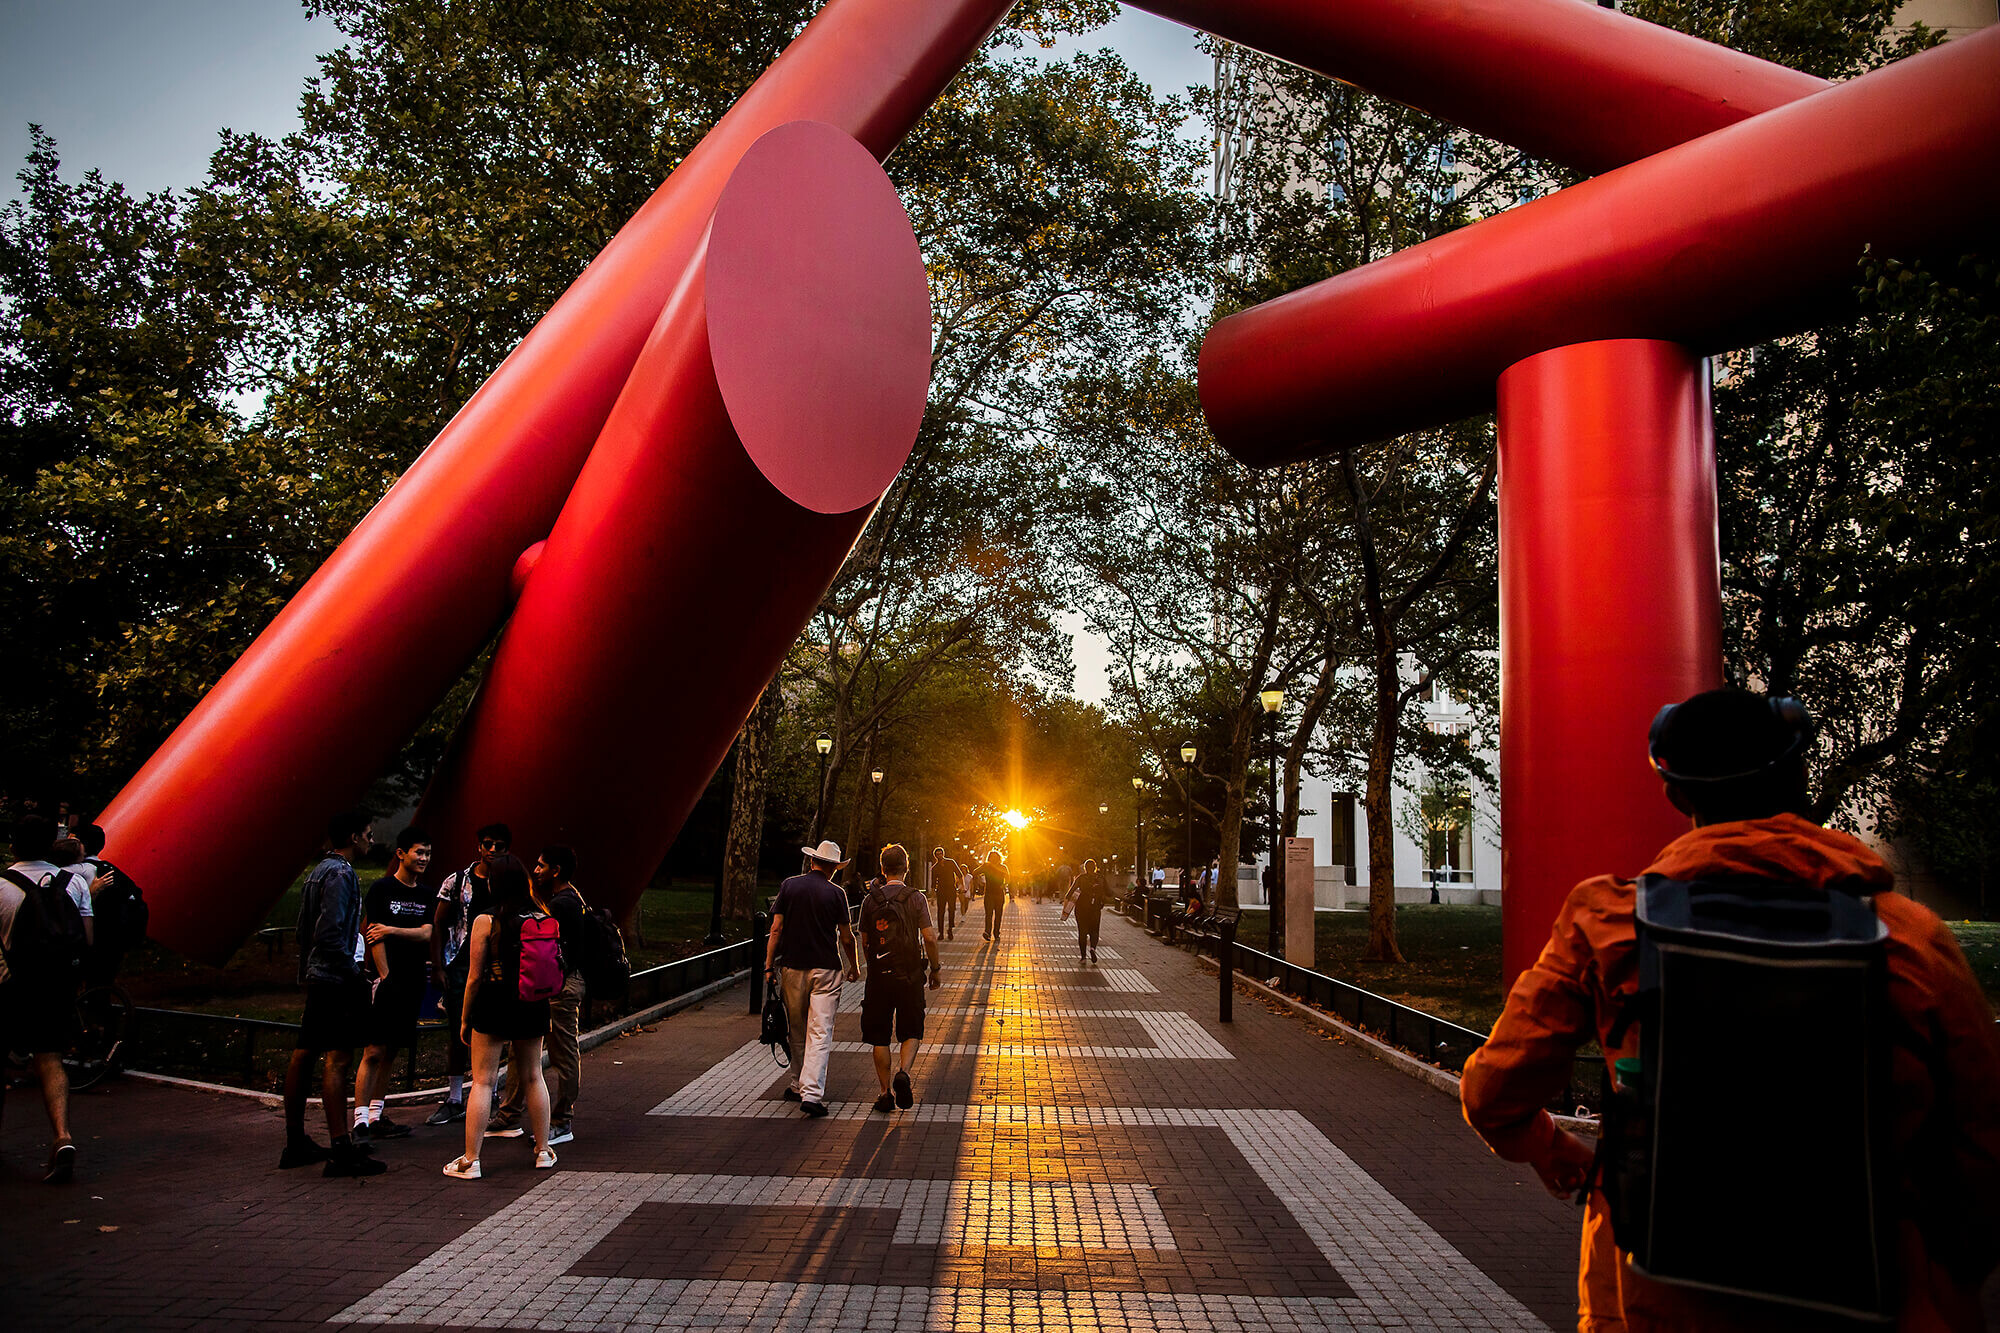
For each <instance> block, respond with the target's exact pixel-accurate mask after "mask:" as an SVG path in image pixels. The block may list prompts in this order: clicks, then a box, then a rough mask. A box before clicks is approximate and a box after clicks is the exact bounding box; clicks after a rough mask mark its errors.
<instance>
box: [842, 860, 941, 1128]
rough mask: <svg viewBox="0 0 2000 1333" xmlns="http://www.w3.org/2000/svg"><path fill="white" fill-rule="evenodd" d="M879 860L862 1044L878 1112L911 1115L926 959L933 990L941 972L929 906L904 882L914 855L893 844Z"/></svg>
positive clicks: (868, 911) (865, 905)
mask: <svg viewBox="0 0 2000 1333" xmlns="http://www.w3.org/2000/svg"><path fill="white" fill-rule="evenodd" d="M881 859H882V883H881V887H879V888H876V889H872V890H870V891H869V894H868V896H867V897H866V898H864V899H862V901H861V943H862V951H863V953H864V954H865V955H866V956H867V959H868V983H867V988H866V989H865V990H864V991H863V992H862V995H861V1040H863V1041H865V1042H867V1043H868V1044H869V1045H870V1046H872V1047H874V1048H875V1077H876V1078H877V1079H878V1080H880V1081H881V1084H882V1095H881V1096H880V1097H877V1098H876V1099H875V1109H876V1110H877V1111H883V1112H887V1111H891V1110H894V1109H895V1108H897V1107H899V1106H900V1107H902V1108H903V1109H904V1110H906V1111H907V1110H909V1109H910V1107H911V1105H912V1104H913V1103H914V1100H915V1094H914V1093H913V1092H912V1091H911V1088H910V1067H911V1066H912V1065H913V1064H914V1063H915V1062H916V1058H917V1043H918V1042H920V1041H922V1040H923V1035H924V990H925V987H926V973H925V968H924V960H925V957H926V956H927V955H928V957H929V959H930V968H929V974H928V986H929V989H931V990H936V989H937V986H938V976H939V973H940V971H941V970H942V969H941V965H940V963H939V961H938V938H937V927H936V926H934V925H933V924H932V923H931V909H930V904H929V903H928V902H926V901H925V899H924V895H923V894H921V893H918V892H917V891H916V890H915V889H913V888H911V887H910V886H909V885H908V884H907V883H905V882H904V881H905V879H906V878H907V877H908V875H909V873H910V854H909V853H908V852H907V851H905V850H904V849H903V848H902V847H901V845H899V844H897V843H893V842H892V843H890V844H889V845H888V846H887V847H884V848H883V849H882V858H881ZM892 1043H900V1044H901V1046H902V1051H901V1054H900V1057H899V1058H897V1059H895V1061H894V1064H895V1070H896V1072H895V1077H894V1079H893V1081H892V1080H891V1078H890V1074H889V1068H890V1064H891V1053H890V1050H889V1047H890V1045H891V1044H892Z"/></svg>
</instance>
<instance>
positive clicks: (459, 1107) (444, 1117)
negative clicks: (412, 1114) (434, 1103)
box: [424, 1102, 478, 1180]
mask: <svg viewBox="0 0 2000 1333" xmlns="http://www.w3.org/2000/svg"><path fill="white" fill-rule="evenodd" d="M463 1119H465V1103H464V1102H439V1103H438V1107H437V1110H435V1111H432V1112H431V1113H430V1116H429V1117H428V1118H427V1119H426V1120H425V1121H424V1123H425V1124H426V1125H449V1124H451V1123H453V1122H454V1121H459V1120H463ZM468 1179H474V1180H476V1179H478V1177H476V1176H473V1177H468Z"/></svg>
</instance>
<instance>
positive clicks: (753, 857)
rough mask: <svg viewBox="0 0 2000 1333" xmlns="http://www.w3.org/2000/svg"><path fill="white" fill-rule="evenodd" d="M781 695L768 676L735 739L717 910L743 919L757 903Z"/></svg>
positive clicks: (776, 684) (736, 918)
mask: <svg viewBox="0 0 2000 1333" xmlns="http://www.w3.org/2000/svg"><path fill="white" fill-rule="evenodd" d="M780 703H781V699H780V696H779V692H778V682H777V681H776V680H773V681H772V682H771V683H770V684H768V685H766V686H765V687H764V692H763V693H762V694H760V695H758V696H757V706H756V707H755V708H753V709H751V710H750V718H749V720H748V721H747V722H745V723H744V724H743V730H742V732H741V733H740V734H739V735H738V736H737V738H736V783H735V786H734V787H733V789H732V790H731V792H730V796H729V840H728V842H727V843H726V844H725V845H724V849H723V853H722V865H723V872H722V874H723V879H722V914H723V915H724V916H725V917H728V918H729V919H730V920H731V921H748V920H749V919H750V913H751V912H752V911H754V910H755V908H756V897H757V860H758V852H759V851H760V850H761V848H762V847H763V844H764V796H765V793H766V792H767V791H768V790H769V783H768V778H769V775H770V768H771V743H772V741H773V740H775V739H776V737H777V734H778V709H779V705H780Z"/></svg>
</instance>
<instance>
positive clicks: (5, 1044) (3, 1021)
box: [0, 977, 82, 1055]
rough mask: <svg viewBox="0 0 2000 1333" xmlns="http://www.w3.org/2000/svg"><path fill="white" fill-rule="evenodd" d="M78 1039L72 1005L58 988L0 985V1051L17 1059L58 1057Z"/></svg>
mask: <svg viewBox="0 0 2000 1333" xmlns="http://www.w3.org/2000/svg"><path fill="white" fill-rule="evenodd" d="M80 1035H82V1034H81V1031H80V1029H79V1028H78V1026H77V1021H76V1001H75V1000H74V999H72V998H70V997H68V996H67V995H65V994H64V993H63V989H62V988H61V987H59V986H43V985H37V984H35V983H33V982H27V981H23V980H21V979H20V978H19V977H13V978H11V979H9V980H8V981H7V982H6V983H5V984H4V985H0V1050H4V1051H12V1052H15V1053H16V1054H19V1055H47V1054H60V1053H62V1052H63V1051H67V1050H68V1049H69V1048H70V1047H72V1046H74V1045H76V1041H77V1038H78V1037H79V1036H80Z"/></svg>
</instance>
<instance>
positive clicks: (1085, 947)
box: [1062, 859, 1110, 964]
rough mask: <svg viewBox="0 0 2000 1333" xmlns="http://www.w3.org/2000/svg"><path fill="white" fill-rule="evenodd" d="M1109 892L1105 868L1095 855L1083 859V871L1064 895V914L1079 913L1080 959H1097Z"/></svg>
mask: <svg viewBox="0 0 2000 1333" xmlns="http://www.w3.org/2000/svg"><path fill="white" fill-rule="evenodd" d="M1109 894H1110V890H1109V888H1108V887H1107V886H1106V884H1105V881H1104V872H1103V871H1102V870H1099V869H1098V868H1097V862H1096V860H1095V859H1091V860H1086V861H1085V862H1084V863H1083V873H1081V874H1079V875H1078V876H1077V877H1076V882H1075V883H1074V884H1072V885H1070V890H1069V892H1068V893H1067V894H1066V895H1064V897H1063V909H1062V914H1063V915H1064V916H1065V917H1067V916H1068V915H1069V914H1070V913H1071V912H1072V911H1074V912H1075V913H1076V953H1077V961H1078V962H1087V963H1092V964H1095V963H1096V962H1097V932H1098V930H1099V928H1100V927H1102V926H1103V924H1104V900H1105V898H1106V897H1108V896H1109Z"/></svg>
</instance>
